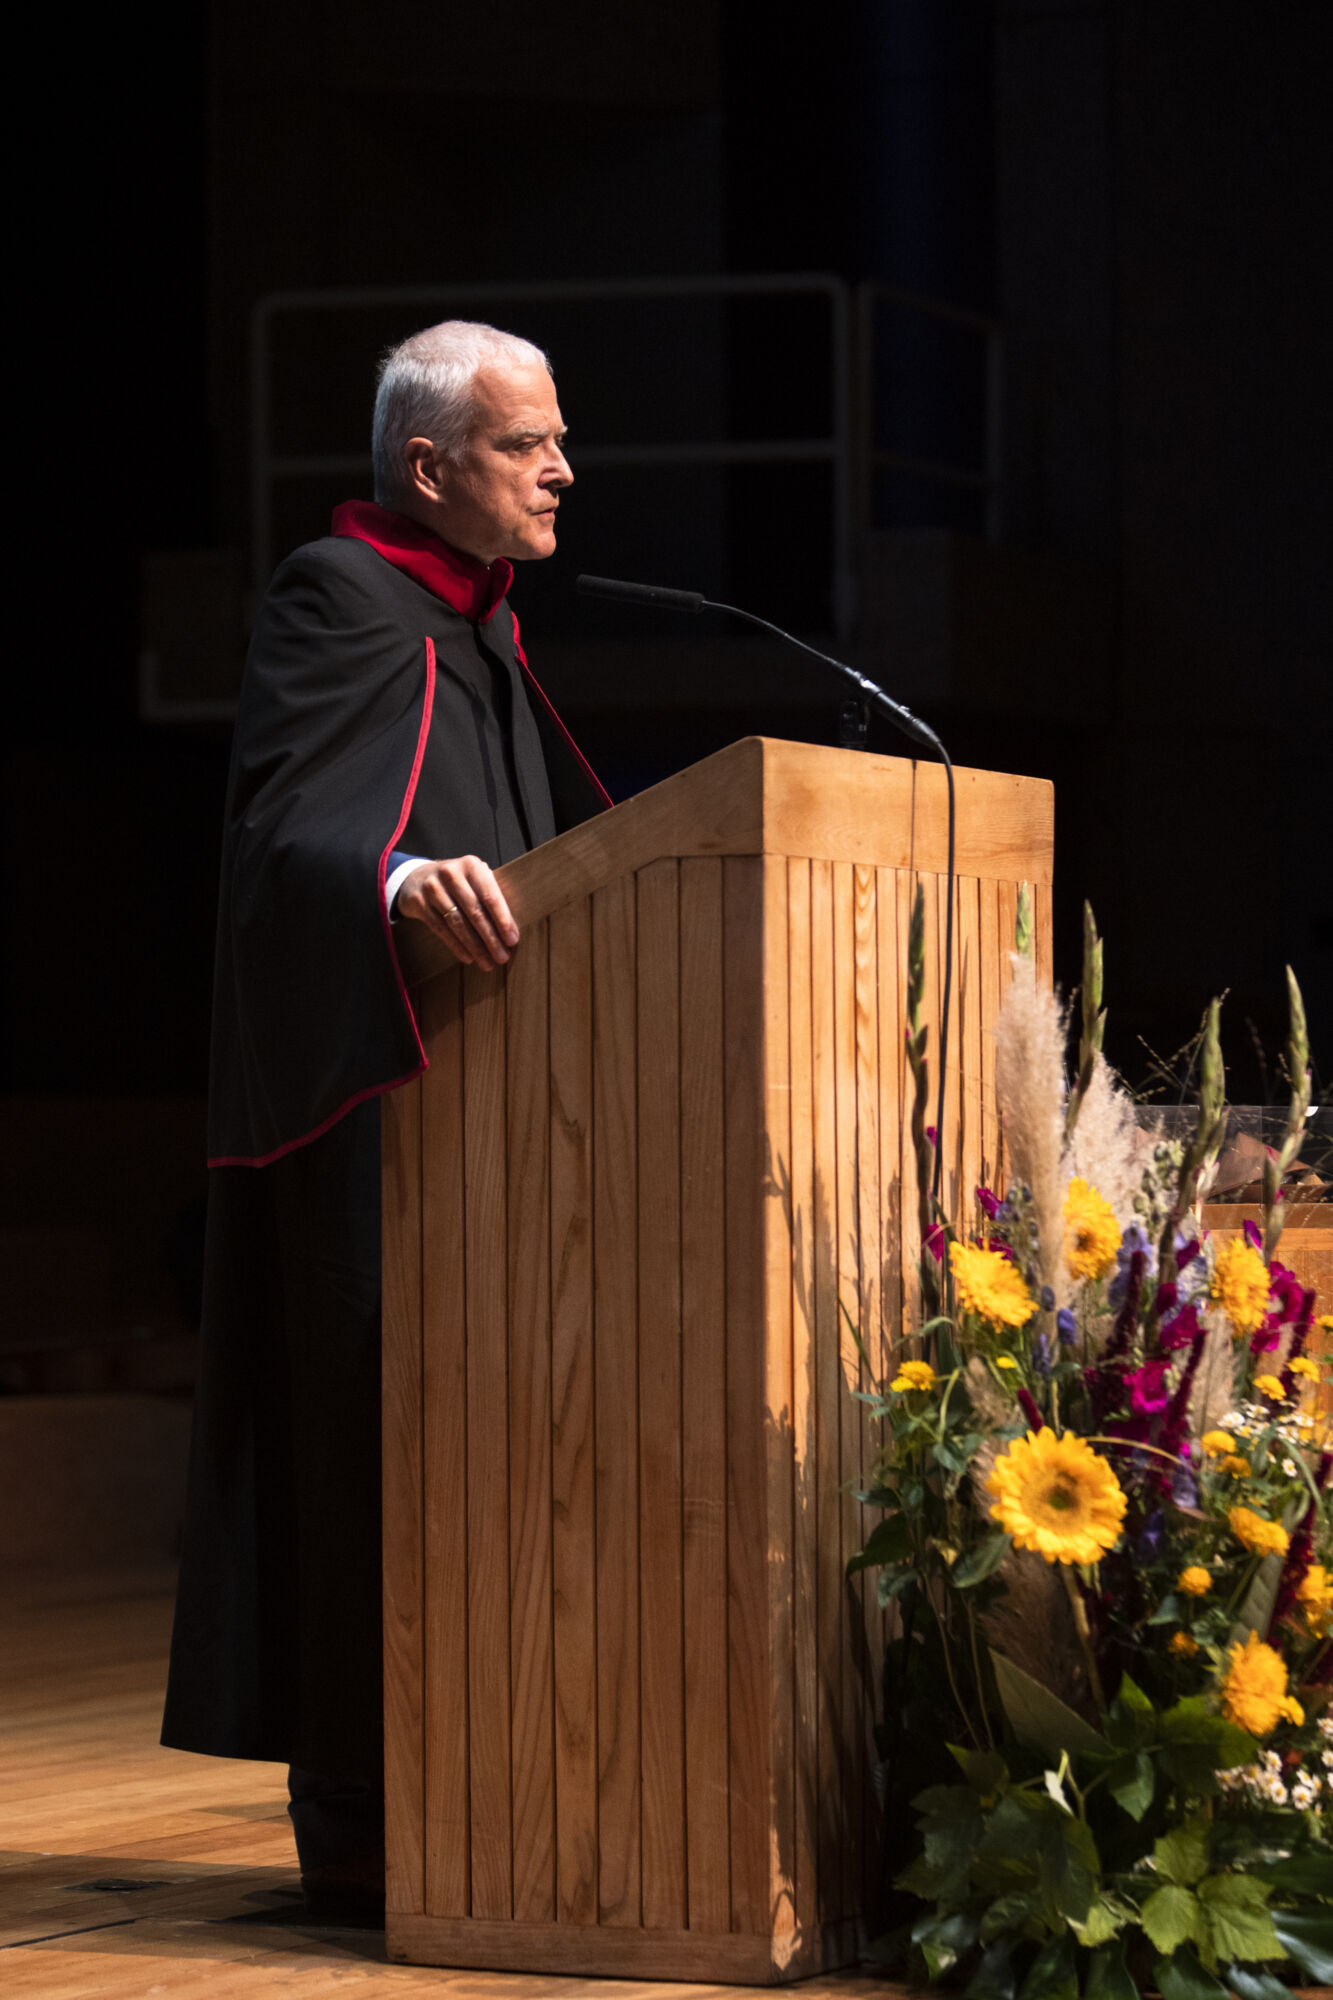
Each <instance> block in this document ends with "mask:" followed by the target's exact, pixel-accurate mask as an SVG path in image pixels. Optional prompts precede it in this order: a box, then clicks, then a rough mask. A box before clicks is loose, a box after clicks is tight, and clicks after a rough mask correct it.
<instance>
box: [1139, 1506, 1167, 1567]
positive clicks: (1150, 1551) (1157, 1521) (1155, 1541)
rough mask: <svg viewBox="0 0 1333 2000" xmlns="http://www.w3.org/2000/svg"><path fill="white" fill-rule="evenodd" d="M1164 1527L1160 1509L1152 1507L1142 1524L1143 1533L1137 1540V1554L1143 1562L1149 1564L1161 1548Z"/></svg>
mask: <svg viewBox="0 0 1333 2000" xmlns="http://www.w3.org/2000/svg"><path fill="white" fill-rule="evenodd" d="M1165 1526H1166V1522H1165V1519H1164V1518H1163V1515H1162V1510H1161V1508H1160V1507H1154V1508H1153V1510H1152V1513H1151V1514H1149V1516H1148V1518H1147V1520H1146V1521H1145V1522H1144V1524H1143V1533H1142V1534H1141V1535H1140V1536H1139V1539H1138V1548H1137V1553H1138V1554H1139V1555H1140V1556H1141V1557H1142V1558H1143V1560H1144V1561H1145V1562H1151V1561H1152V1559H1153V1557H1154V1556H1155V1555H1156V1554H1157V1551H1158V1549H1159V1548H1160V1547H1161V1546H1162V1530H1163V1528H1164V1527H1165Z"/></svg>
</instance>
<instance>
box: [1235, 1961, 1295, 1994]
mask: <svg viewBox="0 0 1333 2000" xmlns="http://www.w3.org/2000/svg"><path fill="white" fill-rule="evenodd" d="M1227 1985H1228V1986H1229V1987H1230V1988H1231V1990H1232V1992H1233V1993H1234V1994H1235V1995H1236V2000H1291V1988H1290V1987H1289V1986H1284V1985H1283V1984H1282V1981H1281V1980H1280V1979H1274V1977H1273V1975H1272V1973H1271V1972H1265V1971H1264V1970H1263V1968H1262V1967H1261V1966H1260V1967H1258V1968H1256V1967H1253V1966H1245V1965H1232V1966H1229V1967H1228V1968H1227Z"/></svg>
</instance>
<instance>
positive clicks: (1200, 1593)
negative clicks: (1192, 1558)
mask: <svg viewBox="0 0 1333 2000" xmlns="http://www.w3.org/2000/svg"><path fill="white" fill-rule="evenodd" d="M1212 1587H1213V1579H1212V1576H1211V1574H1210V1573H1209V1571H1208V1570H1206V1569H1205V1568H1204V1566H1203V1564H1202V1563H1191V1564H1190V1566H1189V1568H1188V1569H1183V1570H1181V1572H1180V1575H1179V1576H1178V1577H1177V1578H1176V1589H1177V1590H1183V1591H1184V1593H1185V1595H1186V1597H1207V1595H1208V1593H1209V1591H1210V1590H1211V1589H1212Z"/></svg>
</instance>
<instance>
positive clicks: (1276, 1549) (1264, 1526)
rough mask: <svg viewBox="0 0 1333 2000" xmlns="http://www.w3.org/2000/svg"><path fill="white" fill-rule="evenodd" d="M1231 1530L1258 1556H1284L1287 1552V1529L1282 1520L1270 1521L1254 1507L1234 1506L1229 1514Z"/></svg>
mask: <svg viewBox="0 0 1333 2000" xmlns="http://www.w3.org/2000/svg"><path fill="white" fill-rule="evenodd" d="M1227 1520H1228V1521H1229V1522H1230V1524H1231V1532H1232V1534H1233V1535H1234V1536H1235V1537H1236V1540H1237V1541H1238V1542H1242V1543H1243V1544H1244V1545H1245V1547H1246V1548H1247V1549H1249V1550H1250V1552H1251V1554H1253V1555H1256V1556H1284V1555H1285V1554H1286V1553H1287V1548H1288V1546H1289V1544H1288V1537H1287V1531H1286V1529H1285V1528H1284V1527H1283V1526H1282V1524H1281V1522H1280V1521H1268V1520H1265V1519H1264V1516H1263V1515H1262V1514H1256V1513H1255V1511H1254V1509H1253V1508H1252V1507H1233V1508H1231V1510H1230V1512H1229V1513H1228V1515H1227Z"/></svg>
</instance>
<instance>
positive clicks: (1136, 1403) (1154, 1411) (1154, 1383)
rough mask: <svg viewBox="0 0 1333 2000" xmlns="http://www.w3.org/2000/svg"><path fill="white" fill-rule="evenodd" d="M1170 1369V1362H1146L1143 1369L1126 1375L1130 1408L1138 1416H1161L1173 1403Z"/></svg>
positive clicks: (1137, 1369)
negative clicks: (1169, 1377) (1168, 1378)
mask: <svg viewBox="0 0 1333 2000" xmlns="http://www.w3.org/2000/svg"><path fill="white" fill-rule="evenodd" d="M1170 1367H1171V1364H1170V1362H1169V1361H1145V1362H1144V1364H1143V1366H1142V1368H1136V1369H1135V1370H1134V1372H1133V1374H1132V1375H1126V1377H1125V1387H1126V1388H1127V1389H1128V1390H1129V1406H1130V1408H1131V1410H1133V1412H1134V1414H1135V1415H1136V1416H1139V1417H1156V1416H1160V1415H1161V1413H1162V1411H1163V1410H1164V1409H1165V1408H1166V1406H1167V1404H1168V1403H1169V1402H1170V1401H1171V1389H1170V1385H1169V1384H1168V1382H1167V1379H1166V1378H1167V1375H1168V1373H1169V1371H1170Z"/></svg>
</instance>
